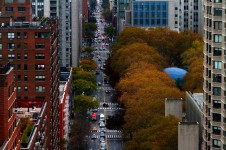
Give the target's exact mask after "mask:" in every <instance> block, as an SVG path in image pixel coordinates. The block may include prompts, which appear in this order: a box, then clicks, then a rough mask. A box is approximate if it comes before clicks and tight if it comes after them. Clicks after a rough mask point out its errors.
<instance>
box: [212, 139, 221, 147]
mask: <svg viewBox="0 0 226 150" xmlns="http://www.w3.org/2000/svg"><path fill="white" fill-rule="evenodd" d="M220 146H221V141H220V140H216V139H213V147H216V148H220Z"/></svg>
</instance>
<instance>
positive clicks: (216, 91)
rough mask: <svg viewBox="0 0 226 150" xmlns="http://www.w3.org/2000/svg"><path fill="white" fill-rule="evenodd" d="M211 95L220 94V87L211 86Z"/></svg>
mask: <svg viewBox="0 0 226 150" xmlns="http://www.w3.org/2000/svg"><path fill="white" fill-rule="evenodd" d="M213 95H216V96H221V88H220V87H213Z"/></svg>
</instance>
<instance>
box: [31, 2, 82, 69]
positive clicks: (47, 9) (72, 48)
mask: <svg viewBox="0 0 226 150" xmlns="http://www.w3.org/2000/svg"><path fill="white" fill-rule="evenodd" d="M81 6H82V0H32V16H33V17H40V18H41V17H43V16H44V17H55V16H57V17H58V18H59V31H60V32H59V50H60V65H61V66H64V67H69V66H78V62H79V60H78V56H79V49H80V39H81V35H82V34H81V30H82V21H81V20H82V15H80V14H82V7H81Z"/></svg>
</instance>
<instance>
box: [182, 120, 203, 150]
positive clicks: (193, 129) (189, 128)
mask: <svg viewBox="0 0 226 150" xmlns="http://www.w3.org/2000/svg"><path fill="white" fill-rule="evenodd" d="M198 149H199V123H198V122H179V123H178V150H198Z"/></svg>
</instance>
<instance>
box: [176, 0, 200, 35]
mask: <svg viewBox="0 0 226 150" xmlns="http://www.w3.org/2000/svg"><path fill="white" fill-rule="evenodd" d="M179 17H180V18H179V31H184V30H191V31H194V32H198V33H200V34H203V0H180V9H179Z"/></svg>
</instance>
